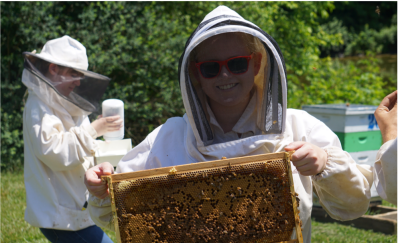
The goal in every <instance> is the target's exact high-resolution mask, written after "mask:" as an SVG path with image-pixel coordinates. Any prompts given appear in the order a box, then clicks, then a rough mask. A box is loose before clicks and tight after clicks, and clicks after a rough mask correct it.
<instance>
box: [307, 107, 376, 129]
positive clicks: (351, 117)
mask: <svg viewBox="0 0 400 243" xmlns="http://www.w3.org/2000/svg"><path fill="white" fill-rule="evenodd" d="M376 108H378V107H377V106H372V105H352V104H350V105H349V106H346V104H326V105H304V106H303V107H302V109H303V110H305V111H307V112H308V113H310V114H311V115H312V116H314V117H315V118H317V119H318V120H320V121H322V122H323V123H325V124H326V125H327V126H328V127H329V128H330V129H331V130H332V131H334V132H342V133H350V132H367V131H379V127H378V123H377V122H376V119H375V116H374V112H375V110H376Z"/></svg>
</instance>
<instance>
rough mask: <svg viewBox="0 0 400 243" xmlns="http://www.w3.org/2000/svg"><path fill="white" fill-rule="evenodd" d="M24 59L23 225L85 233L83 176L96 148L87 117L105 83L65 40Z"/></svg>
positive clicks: (77, 47) (79, 46)
mask: <svg viewBox="0 0 400 243" xmlns="http://www.w3.org/2000/svg"><path fill="white" fill-rule="evenodd" d="M23 54H24V56H25V62H24V67H25V69H24V70H23V74H22V82H23V84H24V85H25V86H26V87H27V88H28V92H29V96H28V99H27V102H26V104H25V109H24V115H23V129H24V132H23V134H24V157H25V161H24V179H25V190H26V201H27V207H26V211H25V220H26V221H27V222H28V223H29V224H31V225H32V226H35V227H40V228H52V229H59V230H72V231H76V230H80V229H84V228H87V227H89V226H92V225H94V222H93V221H92V220H91V219H90V215H89V212H88V211H87V210H86V211H84V210H82V209H83V207H84V204H85V202H86V201H87V198H88V191H87V189H86V186H85V184H84V175H85V172H86V170H87V169H88V168H90V167H92V166H93V158H92V157H91V156H92V153H93V152H94V151H95V150H96V148H97V142H96V140H95V138H96V137H97V132H96V130H95V129H94V128H93V127H92V126H91V125H90V122H89V118H88V115H89V114H90V113H91V112H93V111H95V110H96V106H98V104H99V99H100V97H101V96H102V94H103V93H104V91H105V89H106V88H107V85H108V83H109V81H110V79H109V78H107V77H105V76H102V75H100V74H96V73H93V72H90V71H87V68H88V60H87V56H86V49H85V47H84V46H83V45H82V44H81V43H79V42H78V41H76V40H74V39H72V38H71V37H69V36H63V37H61V38H57V39H54V40H51V41H48V42H47V43H46V44H45V45H44V47H43V50H42V51H41V53H40V54H36V52H24V53H23ZM44 61H46V62H44ZM49 63H53V64H57V65H58V66H55V65H53V64H52V67H54V68H56V70H58V71H55V72H53V71H54V70H53V69H52V68H50V67H49V65H50V64H49ZM46 65H47V66H46ZM63 67H68V68H63ZM50 70H51V71H50ZM88 87H89V88H88ZM96 97H97V98H96Z"/></svg>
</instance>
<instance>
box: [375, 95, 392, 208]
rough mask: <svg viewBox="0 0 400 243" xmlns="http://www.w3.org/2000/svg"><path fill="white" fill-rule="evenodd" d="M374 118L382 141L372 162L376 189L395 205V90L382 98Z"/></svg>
mask: <svg viewBox="0 0 400 243" xmlns="http://www.w3.org/2000/svg"><path fill="white" fill-rule="evenodd" d="M375 118H376V121H377V122H378V126H379V129H380V130H381V133H382V141H383V145H382V146H381V148H380V149H379V151H378V154H377V155H376V162H375V164H374V182H375V185H376V190H377V192H378V194H379V196H381V197H382V198H383V199H384V200H387V201H388V202H390V203H393V204H396V205H397V90H396V91H394V92H393V93H391V94H389V95H388V96H386V97H385V98H384V99H383V100H382V102H381V104H380V105H379V106H378V108H377V109H376V111H375Z"/></svg>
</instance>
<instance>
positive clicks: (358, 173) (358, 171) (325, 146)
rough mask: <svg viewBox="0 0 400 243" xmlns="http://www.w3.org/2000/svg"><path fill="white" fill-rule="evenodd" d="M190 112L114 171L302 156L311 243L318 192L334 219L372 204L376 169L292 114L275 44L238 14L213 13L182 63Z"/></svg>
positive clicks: (104, 208) (89, 181) (101, 170)
mask: <svg viewBox="0 0 400 243" xmlns="http://www.w3.org/2000/svg"><path fill="white" fill-rule="evenodd" d="M179 82H180V87H181V91H182V96H183V101H184V106H185V109H186V114H185V115H184V116H183V117H179V118H170V119H169V120H167V122H166V123H165V124H163V125H162V126H160V127H158V128H157V129H155V130H154V131H153V132H151V133H150V134H149V135H148V136H147V138H146V139H145V140H144V141H143V142H142V143H140V144H139V145H138V146H136V147H135V148H133V149H132V150H131V151H130V152H129V153H128V154H127V155H125V156H124V157H123V158H122V160H121V161H120V162H119V164H118V166H117V171H116V172H117V173H121V172H130V171H138V170H145V169H151V168H159V167H167V166H175V165H180V164H187V163H195V162H202V161H210V160H218V159H221V157H223V156H224V157H227V158H235V157H241V156H248V155H257V154H265V153H273V152H281V151H285V150H286V151H289V150H296V152H295V153H294V154H293V156H292V161H293V165H294V166H293V167H292V170H293V180H294V186H295V191H296V192H297V193H298V194H299V198H300V218H301V220H302V222H303V237H304V240H305V242H310V241H311V209H312V192H313V186H314V187H315V189H316V191H317V193H318V196H319V198H320V200H321V204H322V205H323V207H324V208H325V209H326V211H327V212H328V213H329V214H330V215H331V216H332V217H333V218H335V219H340V220H350V219H354V218H357V217H360V216H361V215H363V214H364V213H365V212H366V211H367V209H368V206H369V199H370V185H371V184H372V172H371V168H370V167H367V168H362V167H359V166H358V165H357V164H356V163H355V162H354V161H353V160H352V159H351V157H350V155H349V154H348V153H347V152H344V151H343V150H342V149H341V145H340V142H339V139H338V138H337V136H336V135H335V134H334V133H333V132H332V131H331V130H330V129H329V128H328V127H326V126H325V125H324V124H323V123H322V122H321V121H319V120H317V119H316V118H314V117H312V116H311V115H309V114H308V113H306V112H305V111H301V110H294V109H287V104H286V88H287V82H286V70H285V63H284V60H283V56H282V53H281V51H280V49H279V46H278V44H277V43H276V42H275V40H274V39H273V38H272V37H271V36H269V35H268V34H267V33H265V32H264V31H263V30H261V29H260V28H259V27H257V26H256V25H255V24H253V23H251V22H249V21H246V20H245V19H243V18H242V17H241V16H240V15H238V14H237V13H236V12H234V11H233V10H231V9H229V8H227V7H225V6H220V7H218V8H216V9H215V10H213V11H212V12H211V13H209V14H208V15H207V16H206V17H205V18H204V20H203V21H202V22H201V24H200V25H199V26H198V28H197V29H196V30H195V31H194V32H193V34H192V35H191V36H190V38H189V39H188V41H187V43H186V47H185V50H184V53H183V54H182V56H181V59H180V62H179ZM112 172H113V171H112V166H111V165H110V164H108V163H105V164H102V165H99V166H97V167H93V168H92V169H90V170H89V171H87V172H86V175H85V184H86V185H87V187H88V189H89V192H91V195H93V196H90V199H89V211H90V213H91V215H92V218H93V220H94V221H95V222H96V223H97V224H98V225H101V226H110V227H112V224H110V222H111V207H110V199H109V196H108V192H107V188H106V185H105V184H102V182H101V181H100V179H99V175H102V174H109V173H112Z"/></svg>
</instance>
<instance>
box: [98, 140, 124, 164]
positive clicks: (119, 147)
mask: <svg viewBox="0 0 400 243" xmlns="http://www.w3.org/2000/svg"><path fill="white" fill-rule="evenodd" d="M131 149H132V141H131V139H130V138H129V139H123V140H111V141H99V148H98V150H97V151H96V162H97V164H100V163H103V162H109V163H111V164H112V165H113V166H114V167H116V166H117V164H118V162H119V161H120V160H121V159H122V157H124V155H125V154H127V153H128V152H129V151H130V150H131Z"/></svg>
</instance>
